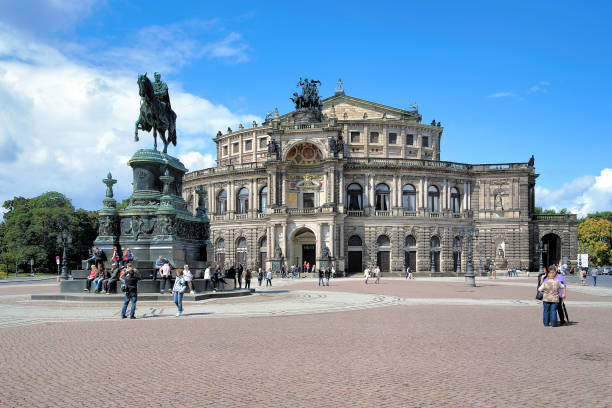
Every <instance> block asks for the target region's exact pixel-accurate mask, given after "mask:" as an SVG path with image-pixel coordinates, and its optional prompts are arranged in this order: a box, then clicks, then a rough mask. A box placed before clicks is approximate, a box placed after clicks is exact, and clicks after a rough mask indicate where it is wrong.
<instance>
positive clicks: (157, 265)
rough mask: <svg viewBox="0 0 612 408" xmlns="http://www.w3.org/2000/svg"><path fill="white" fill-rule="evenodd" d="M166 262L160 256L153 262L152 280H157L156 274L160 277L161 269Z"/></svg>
mask: <svg viewBox="0 0 612 408" xmlns="http://www.w3.org/2000/svg"><path fill="white" fill-rule="evenodd" d="M166 262H168V260H167V259H166V258H164V257H163V256H161V255H160V256H159V258H157V261H155V269H154V270H153V280H157V274H158V273H159V274H160V277H161V268H162V267H163V266H164V264H165V263H166Z"/></svg>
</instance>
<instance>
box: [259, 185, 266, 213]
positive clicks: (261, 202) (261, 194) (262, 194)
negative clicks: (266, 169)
mask: <svg viewBox="0 0 612 408" xmlns="http://www.w3.org/2000/svg"><path fill="white" fill-rule="evenodd" d="M267 207H268V186H264V187H262V189H261V190H259V211H260V212H262V213H265V212H266V208H267Z"/></svg>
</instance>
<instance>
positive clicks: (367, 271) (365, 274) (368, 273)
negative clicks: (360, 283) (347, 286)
mask: <svg viewBox="0 0 612 408" xmlns="http://www.w3.org/2000/svg"><path fill="white" fill-rule="evenodd" d="M363 277H364V278H365V283H366V285H367V284H368V279H369V278H370V268H369V267H367V266H366V268H365V270H364V271H363Z"/></svg>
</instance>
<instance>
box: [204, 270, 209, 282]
mask: <svg viewBox="0 0 612 408" xmlns="http://www.w3.org/2000/svg"><path fill="white" fill-rule="evenodd" d="M204 279H210V268H206V270H205V271H204Z"/></svg>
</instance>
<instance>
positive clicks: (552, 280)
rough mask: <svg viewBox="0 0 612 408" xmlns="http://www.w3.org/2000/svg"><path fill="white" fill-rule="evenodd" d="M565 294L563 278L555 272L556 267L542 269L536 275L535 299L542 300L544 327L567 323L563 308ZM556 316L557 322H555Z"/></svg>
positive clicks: (565, 312) (565, 285)
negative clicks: (536, 289) (536, 293)
mask: <svg viewBox="0 0 612 408" xmlns="http://www.w3.org/2000/svg"><path fill="white" fill-rule="evenodd" d="M566 293H567V283H566V282H565V277H564V276H563V274H561V273H558V272H557V267H556V266H555V265H550V266H549V267H548V270H547V269H546V267H543V268H542V272H540V274H539V275H538V296H537V298H538V299H540V298H541V300H542V308H543V311H542V313H543V319H542V320H543V323H544V326H545V327H557V326H563V325H565V324H566V323H569V316H568V315H567V309H566V307H565V296H566ZM540 294H541V295H540ZM557 315H558V316H559V320H557ZM557 322H558V323H557Z"/></svg>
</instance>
